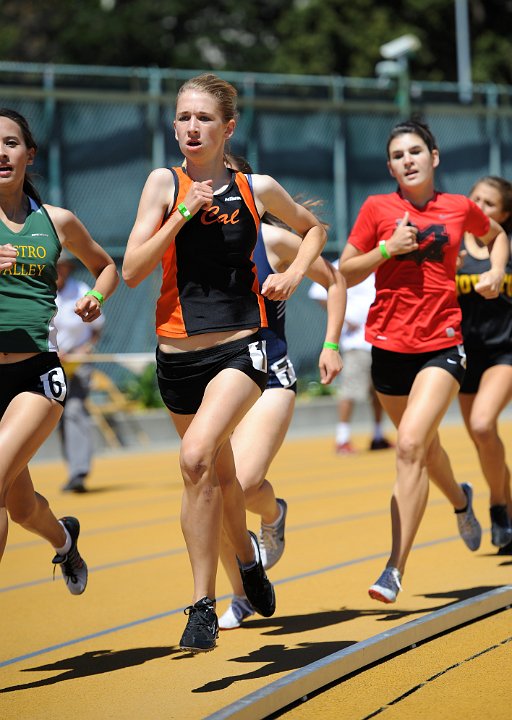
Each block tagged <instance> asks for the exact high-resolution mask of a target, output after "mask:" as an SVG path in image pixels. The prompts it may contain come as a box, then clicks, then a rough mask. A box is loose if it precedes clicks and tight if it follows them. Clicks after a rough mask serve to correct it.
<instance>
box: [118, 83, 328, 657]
mask: <svg viewBox="0 0 512 720" xmlns="http://www.w3.org/2000/svg"><path fill="white" fill-rule="evenodd" d="M236 119H237V111H236V90H235V88H234V87H233V86H231V85H230V84H229V83H227V82H225V81H224V80H222V79H221V78H218V77H216V76H215V75H211V74H206V75H200V76H198V77H195V78H192V79H191V80H189V81H187V82H186V83H185V84H184V85H183V86H182V87H181V89H180V91H179V92H178V97H177V105H176V115H175V119H174V131H175V135H176V138H177V140H178V143H179V146H180V150H181V152H182V153H183V155H184V157H185V163H184V166H182V168H181V169H176V168H175V169H172V170H171V169H167V168H160V169H158V170H154V171H153V172H152V173H151V174H150V176H149V178H148V180H147V182H146V185H145V187H144V190H143V192H142V196H141V199H140V204H139V210H138V214H137V218H136V221H135V225H134V228H133V230H132V232H131V234H130V238H129V240H128V246H127V249H126V254H125V259H124V265H123V277H124V279H125V281H126V283H127V284H128V285H129V286H130V287H134V286H136V285H137V284H138V283H140V282H141V281H142V280H144V278H146V277H147V276H148V275H149V274H150V273H151V272H152V271H153V270H155V269H156V268H157V266H158V265H159V264H160V263H161V264H162V267H163V280H162V289H161V295H160V299H159V301H158V305H157V318H156V323H157V327H156V333H157V338H158V349H157V373H158V382H159V386H160V391H161V394H162V397H163V399H164V402H165V404H166V406H167V408H168V409H169V411H170V414H171V417H172V420H173V422H174V425H175V427H176V429H177V431H178V433H179V434H180V436H181V438H182V443H181V453H180V464H181V471H182V475H183V480H184V488H185V489H184V496H183V504H182V518H181V519H182V528H183V534H184V536H185V540H186V543H187V549H188V552H189V557H190V562H191V565H192V574H193V577H194V592H193V600H192V605H191V606H190V607H189V608H187V613H188V614H189V619H188V624H187V627H186V629H185V632H184V633H183V636H182V638H181V642H180V647H181V648H182V649H184V650H191V651H193V652H198V651H207V650H212V649H213V648H214V647H215V644H216V637H217V630H218V621H217V616H216V612H215V580H216V573H217V565H218V560H219V546H220V533H221V527H222V523H223V520H224V527H225V529H226V532H227V534H228V536H229V538H230V541H231V543H232V545H233V547H234V548H235V551H236V554H237V557H238V561H239V565H240V573H241V576H242V579H243V583H244V589H245V591H246V594H247V596H248V598H249V599H250V601H251V603H252V605H253V606H254V608H255V609H256V611H257V612H259V613H260V614H262V615H266V616H269V615H272V614H273V613H274V610H275V599H274V591H273V588H272V585H271V584H270V582H269V581H268V579H267V577H266V575H265V572H264V569H263V565H262V563H261V558H260V553H259V546H258V543H257V539H256V537H255V536H254V534H252V535H251V534H249V533H248V531H247V525H246V519H245V504H244V497H243V492H242V489H241V487H240V484H239V482H238V480H237V477H236V472H235V466H234V462H233V454H232V451H231V445H230V442H229V436H230V435H231V433H232V431H233V430H234V428H235V427H236V425H237V424H238V423H239V422H240V420H241V419H242V417H243V416H244V415H245V413H246V412H247V411H248V410H249V408H250V407H251V406H252V405H253V404H254V403H255V402H256V400H257V399H258V397H259V396H260V395H261V393H262V392H263V390H264V388H265V385H266V382H267V359H266V354H265V345H264V342H263V341H262V340H261V338H260V337H259V335H258V331H259V328H261V327H264V326H265V325H266V318H265V309H264V301H263V297H262V296H265V297H267V298H269V299H271V300H286V299H287V298H288V297H290V295H291V294H292V293H293V292H294V291H295V289H296V288H297V286H298V285H299V283H300V281H301V280H302V278H303V277H304V275H305V273H306V271H307V269H308V267H309V266H310V265H311V263H312V262H314V260H315V259H316V258H317V257H318V256H319V254H320V252H321V250H322V248H323V246H324V244H325V240H326V234H325V231H324V229H323V227H322V225H321V224H320V222H319V221H318V220H317V219H316V218H315V217H314V215H313V214H312V213H310V212H309V211H308V210H306V209H305V208H303V207H302V206H300V205H298V204H297V203H296V202H294V200H293V199H292V198H291V197H290V195H289V194H288V193H287V192H286V191H285V190H284V189H283V188H282V187H281V186H280V185H279V183H277V182H276V181H275V180H274V179H273V178H271V177H269V176H266V175H254V176H253V192H252V193H251V191H250V188H249V185H248V181H247V178H245V176H244V175H243V174H242V173H235V172H234V171H232V170H230V169H228V168H227V167H226V165H225V163H224V149H225V144H226V142H227V141H228V140H229V139H230V138H231V136H232V135H233V132H234V130H235V126H236ZM265 210H268V211H270V212H272V213H273V214H274V215H276V216H277V217H279V218H281V219H282V220H283V221H284V222H286V223H287V224H288V225H289V226H290V227H292V228H293V229H294V230H295V231H296V232H297V233H298V234H299V235H300V236H301V237H302V238H303V240H302V243H301V245H300V249H299V252H298V254H297V257H296V258H295V260H294V261H293V262H292V263H291V264H290V266H289V268H288V269H287V270H286V271H285V272H283V273H281V274H275V275H272V276H269V278H268V279H267V280H266V281H265V283H264V284H263V287H262V289H261V293H260V290H259V286H258V277H257V272H256V269H255V266H254V262H253V260H252V254H253V251H254V247H255V245H256V239H257V233H258V227H259V222H260V217H261V215H262V214H263V212H264V211H265Z"/></svg>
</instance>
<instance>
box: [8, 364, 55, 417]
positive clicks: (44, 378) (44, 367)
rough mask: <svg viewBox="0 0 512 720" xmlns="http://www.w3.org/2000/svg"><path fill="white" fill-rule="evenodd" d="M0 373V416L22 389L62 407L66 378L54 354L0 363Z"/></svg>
mask: <svg viewBox="0 0 512 720" xmlns="http://www.w3.org/2000/svg"><path fill="white" fill-rule="evenodd" d="M0 373H1V375H2V381H1V382H0V417H3V414H4V413H5V411H6V410H7V408H8V406H9V404H10V402H11V400H13V399H14V398H15V397H16V395H19V394H20V393H22V392H34V393H37V394H38V395H44V396H45V397H47V398H49V399H50V400H56V401H57V402H58V403H60V404H61V405H62V406H63V407H64V404H65V401H66V393H67V380H66V375H65V373H64V370H63V369H62V365H61V364H60V360H59V356H58V355H57V353H55V352H42V353H39V354H38V355H34V356H33V357H31V358H28V360H21V362H17V363H8V364H2V365H0Z"/></svg>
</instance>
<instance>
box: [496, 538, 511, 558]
mask: <svg viewBox="0 0 512 720" xmlns="http://www.w3.org/2000/svg"><path fill="white" fill-rule="evenodd" d="M498 555H512V540H511V541H510V542H509V544H508V545H505V546H504V547H500V548H499V550H498Z"/></svg>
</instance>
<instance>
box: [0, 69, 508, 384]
mask: <svg viewBox="0 0 512 720" xmlns="http://www.w3.org/2000/svg"><path fill="white" fill-rule="evenodd" d="M196 74H197V71H194V72H187V71H181V70H177V71H170V70H162V69H158V68H112V67H109V68H107V67H91V66H65V65H60V66H52V65H39V64H16V63H0V88H1V95H2V100H1V103H2V104H3V105H6V106H9V107H13V108H15V109H16V110H18V111H19V112H21V113H22V114H23V115H25V116H26V117H27V118H28V120H29V123H30V125H31V128H32V130H33V132H34V135H35V137H36V140H37V142H38V144H39V151H38V155H37V159H36V163H35V166H34V172H33V177H34V179H35V181H36V184H37V186H38V188H39V190H40V191H41V194H42V196H43V198H44V200H45V201H46V202H49V203H54V204H59V205H60V204H61V205H63V206H65V207H68V208H69V209H71V210H73V211H74V212H75V213H76V214H77V215H78V216H79V217H80V219H81V220H82V221H83V222H84V223H85V225H86V226H87V228H88V229H89V231H90V232H91V234H92V235H93V237H94V238H95V239H96V240H97V241H98V242H100V243H101V244H102V245H103V246H104V247H105V248H106V249H107V250H108V251H109V252H110V253H111V254H112V255H113V256H114V257H115V258H116V260H117V262H118V263H119V264H120V263H121V261H122V256H123V252H124V248H125V245H126V240H127V238H128V235H129V232H130V229H131V227H132V224H133V221H134V218H135V213H136V210H137V203H138V199H139V196H140V192H141V189H142V186H143V184H144V182H145V180H146V177H147V175H148V174H149V172H150V171H151V169H153V168H154V167H160V166H163V165H172V164H177V163H179V162H180V160H181V157H180V154H179V150H178V147H177V144H176V142H175V140H174V136H173V132H172V125H171V124H172V117H173V108H174V99H175V94H176V91H177V89H178V88H179V86H180V85H181V84H182V83H183V81H184V80H185V79H187V78H188V77H190V76H192V75H196ZM222 77H224V78H225V79H227V80H229V81H230V82H232V83H233V84H234V85H235V86H236V87H237V89H238V91H239V109H240V119H239V123H238V128H237V131H236V134H235V138H234V140H233V142H232V144H231V149H232V150H233V152H235V153H239V154H242V155H244V156H245V157H247V158H248V159H249V161H250V162H251V164H252V166H253V167H254V169H255V171H256V172H262V173H268V174H270V175H273V176H274V177H275V178H276V179H278V180H279V181H280V182H281V183H282V184H283V185H284V186H285V187H286V188H287V190H288V191H289V192H290V193H291V194H292V195H296V196H300V197H301V198H304V199H305V198H313V199H321V200H322V202H323V205H322V208H321V210H320V212H319V214H320V215H321V217H322V219H323V220H325V221H326V222H327V223H329V225H330V233H329V241H328V245H327V247H326V253H325V254H326V256H328V257H335V256H337V255H338V254H339V252H340V250H341V248H342V247H343V245H344V242H345V239H346V237H347V233H348V231H349V229H350V226H351V224H352V223H353V221H354V219H355V216H356V214H357V211H358V209H359V207H360V205H361V203H362V202H363V201H364V199H365V198H366V196H367V195H368V194H371V193H378V192H387V191H389V190H391V188H392V183H391V181H390V177H389V174H388V172H387V168H386V162H385V155H384V148H385V142H386V138H387V135H388V132H389V130H390V128H391V127H392V125H393V124H394V123H395V122H397V121H398V120H399V119H400V105H399V98H397V87H396V84H395V81H393V80H392V79H374V80H365V79H357V78H342V77H336V76H334V77H331V76H329V77H322V76H309V77H307V76H293V75H292V76H290V75H281V76H277V75H259V74H257V73H251V74H247V73H243V74H237V73H222ZM410 94H411V104H412V111H413V112H415V113H419V114H420V115H421V116H422V117H423V118H424V119H425V120H426V121H427V122H428V123H429V125H430V126H431V128H432V130H433V132H434V134H435V135H436V137H437V140H438V142H439V146H440V150H441V165H440V168H439V170H438V171H437V173H436V178H437V183H438V187H439V189H441V190H443V189H446V190H449V191H450V192H460V193H467V192H468V191H469V189H470V187H471V185H472V183H473V182H474V181H475V179H477V178H478V177H479V176H481V175H483V174H496V175H503V176H504V177H507V178H509V179H510V178H512V87H510V86H497V85H476V86H474V88H473V101H472V104H471V105H464V104H461V103H460V102H459V96H458V87H457V85H456V84H450V83H428V82H412V83H411V86H410ZM80 274H81V275H82V276H83V277H84V279H87V273H86V272H82V271H81V272H80ZM159 285H160V277H159V274H158V273H154V274H153V276H152V277H150V278H148V279H147V280H146V281H144V282H143V283H142V284H141V285H140V286H139V287H138V288H136V289H134V290H129V289H128V288H127V287H126V286H125V285H124V284H121V285H120V287H119V289H118V291H117V292H116V294H115V296H114V297H113V298H112V299H111V300H110V301H109V303H108V305H107V307H106V315H107V319H108V322H107V326H106V330H105V332H104V333H103V336H102V339H101V342H100V345H99V347H98V352H103V353H129V352H132V353H134V352H137V353H141V352H151V351H153V349H154V346H155V341H154V334H153V325H154V304H155V299H156V296H157V293H158V289H159ZM308 285H309V282H308V281H306V282H304V283H303V284H302V286H301V288H300V289H299V291H298V292H297V293H296V294H295V295H294V297H293V298H292V299H291V300H290V302H289V312H288V314H287V330H288V338H289V344H290V352H291V355H292V357H293V359H294V363H295V365H296V369H297V370H298V373H299V375H301V376H302V377H303V378H306V379H310V378H314V377H315V376H316V363H317V357H318V348H319V343H320V342H321V340H322V338H323V328H324V319H323V311H322V310H321V309H319V308H318V307H316V305H315V304H314V303H313V302H312V301H310V300H308V298H307V289H308ZM109 371H110V372H111V373H112V374H115V375H117V379H118V380H122V379H123V377H122V376H120V375H119V373H121V374H122V373H123V372H125V371H123V370H122V369H121V368H120V367H115V366H112V367H110V368H109Z"/></svg>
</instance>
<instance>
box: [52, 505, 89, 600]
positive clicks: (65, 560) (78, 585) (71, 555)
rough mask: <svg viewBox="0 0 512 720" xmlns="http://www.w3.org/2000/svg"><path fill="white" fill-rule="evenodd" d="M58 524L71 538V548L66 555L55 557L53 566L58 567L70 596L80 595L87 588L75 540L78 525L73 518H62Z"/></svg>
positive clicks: (84, 568)
mask: <svg viewBox="0 0 512 720" xmlns="http://www.w3.org/2000/svg"><path fill="white" fill-rule="evenodd" d="M60 522H61V523H62V524H63V525H64V527H65V528H66V530H67V531H68V533H69V534H70V536H71V548H70V549H69V552H68V553H67V555H59V554H57V555H55V557H54V558H53V560H52V563H53V564H54V565H60V569H61V572H62V576H63V577H64V582H65V583H66V587H67V589H68V590H69V592H70V593H71V594H72V595H81V594H82V593H83V591H84V590H85V588H86V586H87V565H86V564H85V562H84V560H83V558H82V557H81V555H80V553H79V552H78V546H77V540H78V536H79V535H80V523H79V522H78V520H77V519H76V518H74V517H63V518H61V519H60Z"/></svg>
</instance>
